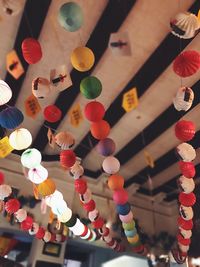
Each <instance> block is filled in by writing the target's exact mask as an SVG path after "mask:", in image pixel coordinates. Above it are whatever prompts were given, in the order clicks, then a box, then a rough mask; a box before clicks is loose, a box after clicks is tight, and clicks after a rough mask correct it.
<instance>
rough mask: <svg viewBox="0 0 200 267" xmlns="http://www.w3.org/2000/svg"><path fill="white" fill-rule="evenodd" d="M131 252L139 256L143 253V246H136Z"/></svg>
mask: <svg viewBox="0 0 200 267" xmlns="http://www.w3.org/2000/svg"><path fill="white" fill-rule="evenodd" d="M132 250H133V252H135V253H139V254H141V253H143V251H144V245H141V244H140V245H139V246H137V247H133V248H132Z"/></svg>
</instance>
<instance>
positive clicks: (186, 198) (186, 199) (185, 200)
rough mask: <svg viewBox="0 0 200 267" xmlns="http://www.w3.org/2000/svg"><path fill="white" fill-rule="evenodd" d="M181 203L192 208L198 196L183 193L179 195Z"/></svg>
mask: <svg viewBox="0 0 200 267" xmlns="http://www.w3.org/2000/svg"><path fill="white" fill-rule="evenodd" d="M179 202H180V203H181V204H182V205H183V206H186V207H191V206H193V205H194V204H195V203H196V196H195V194H194V193H189V194H186V193H183V192H181V193H180V194H179Z"/></svg>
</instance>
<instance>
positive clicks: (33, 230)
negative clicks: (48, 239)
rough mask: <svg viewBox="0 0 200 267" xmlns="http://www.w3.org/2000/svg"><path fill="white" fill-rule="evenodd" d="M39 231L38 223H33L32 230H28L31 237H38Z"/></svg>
mask: <svg viewBox="0 0 200 267" xmlns="http://www.w3.org/2000/svg"><path fill="white" fill-rule="evenodd" d="M38 230H39V224H38V223H36V222H33V224H32V226H31V228H30V229H28V232H29V235H36V234H37V232H38Z"/></svg>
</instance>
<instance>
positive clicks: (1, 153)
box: [0, 136, 14, 158]
mask: <svg viewBox="0 0 200 267" xmlns="http://www.w3.org/2000/svg"><path fill="white" fill-rule="evenodd" d="M13 149H14V148H13V147H11V145H10V143H9V139H8V136H5V137H4V138H2V139H1V140H0V158H5V157H6V156H8V155H9V154H10V153H11V152H12V151H13Z"/></svg>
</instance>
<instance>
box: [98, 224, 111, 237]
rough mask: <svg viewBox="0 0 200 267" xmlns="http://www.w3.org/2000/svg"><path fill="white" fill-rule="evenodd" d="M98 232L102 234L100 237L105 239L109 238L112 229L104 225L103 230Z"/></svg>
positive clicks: (100, 229)
mask: <svg viewBox="0 0 200 267" xmlns="http://www.w3.org/2000/svg"><path fill="white" fill-rule="evenodd" d="M98 232H99V233H100V235H102V236H103V237H105V236H108V235H109V234H110V229H109V228H108V227H106V226H105V225H104V226H103V227H102V228H99V229H98Z"/></svg>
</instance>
